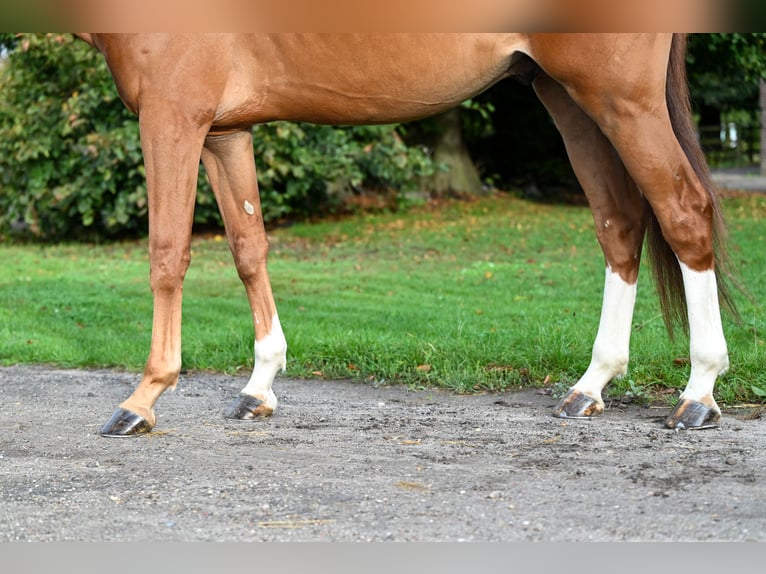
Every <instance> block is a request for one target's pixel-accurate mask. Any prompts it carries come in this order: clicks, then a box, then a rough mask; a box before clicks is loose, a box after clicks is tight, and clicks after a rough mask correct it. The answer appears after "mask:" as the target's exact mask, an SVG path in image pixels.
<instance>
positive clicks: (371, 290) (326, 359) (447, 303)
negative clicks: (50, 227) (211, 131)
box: [0, 195, 766, 404]
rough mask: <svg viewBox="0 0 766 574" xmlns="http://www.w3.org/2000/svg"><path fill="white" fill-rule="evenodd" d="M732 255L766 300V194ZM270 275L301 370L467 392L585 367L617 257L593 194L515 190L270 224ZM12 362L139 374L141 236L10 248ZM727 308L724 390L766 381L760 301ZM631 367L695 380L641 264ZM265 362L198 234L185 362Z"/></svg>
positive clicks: (196, 365) (217, 250)
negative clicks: (736, 315)
mask: <svg viewBox="0 0 766 574" xmlns="http://www.w3.org/2000/svg"><path fill="white" fill-rule="evenodd" d="M725 208H726V211H727V214H728V216H729V219H730V227H731V235H732V237H731V243H732V251H733V257H734V260H735V263H736V265H737V267H738V269H739V270H740V271H741V274H742V278H743V281H744V283H745V284H746V285H747V287H748V289H749V290H750V292H751V294H752V295H753V297H754V298H755V300H756V301H762V300H764V295H766V285H764V281H763V275H762V270H763V269H765V268H766V250H764V248H763V247H764V238H765V237H766V225H765V220H766V197H764V196H759V195H748V196H743V197H739V198H733V199H728V200H726V202H725ZM270 235H271V238H272V252H271V258H270V265H269V269H270V274H271V279H272V284H273V288H274V293H275V297H276V299H277V306H278V308H279V314H280V319H281V322H282V325H283V327H284V330H285V333H286V336H287V340H288V346H289V350H288V375H291V376H301V377H350V378H353V379H356V380H360V381H368V382H371V383H375V384H380V383H393V382H400V383H404V384H408V385H413V386H430V385H438V386H443V387H447V388H450V389H453V390H455V391H458V392H474V391H482V390H501V389H507V388H512V387H518V386H530V385H541V384H543V382H544V381H547V382H548V383H549V384H551V385H554V386H555V387H556V388H562V387H565V386H568V385H570V384H572V383H573V382H575V381H576V380H577V378H578V376H579V375H580V374H581V373H582V372H583V370H584V369H585V368H586V367H587V364H588V362H589V359H590V348H591V344H592V341H593V337H594V335H595V330H596V327H597V325H598V319H599V313H600V305H601V295H602V287H603V279H604V268H603V258H602V256H601V252H600V249H599V248H598V245H597V243H596V240H595V236H594V233H593V224H592V220H591V216H590V211H589V210H588V209H587V208H582V207H573V206H562V205H555V206H550V205H542V204H537V203H532V202H528V201H523V200H520V199H515V198H513V197H509V196H503V197H494V198H490V199H486V200H481V201H475V202H448V203H445V204H443V205H442V206H440V207H439V208H438V209H434V208H416V209H412V210H409V211H407V212H402V213H394V214H378V215H362V216H356V217H352V218H347V219H342V220H338V221H326V222H321V223H314V224H300V225H294V226H292V227H290V228H285V229H279V230H276V231H274V232H273V233H271V234H270ZM0 261H2V268H1V269H0V301H2V304H1V305H0V362H1V363H3V364H14V363H45V364H53V365H59V366H65V367H118V368H126V369H131V370H140V369H141V368H142V366H143V362H144V360H145V358H146V354H147V352H148V346H149V340H150V328H151V296H150V292H149V286H148V260H147V257H146V248H145V242H143V241H139V242H126V243H118V244H110V245H106V246H94V245H86V246H83V245H59V246H30V245H1V246H0ZM739 301H740V304H741V311H742V314H743V318H744V324H742V325H737V324H734V323H733V322H732V321H731V320H729V319H728V318H725V322H724V328H725V331H726V334H727V338H728V341H729V351H730V356H731V362H732V369H731V370H730V372H729V373H728V374H727V375H725V376H724V377H723V378H722V380H721V383H719V387H718V389H717V396H718V398H719V401H720V402H722V403H728V404H731V403H735V402H743V401H748V402H749V401H755V400H763V397H759V396H758V393H759V392H764V394H766V392H765V391H766V372H765V369H764V350H765V349H766V347H764V339H765V338H766V336H765V333H766V319H765V318H764V311H763V309H762V308H760V307H758V306H756V305H754V304H752V303H750V302H748V301H747V300H746V299H745V298H743V297H739ZM634 325H635V327H634V333H633V338H632V345H631V350H632V355H631V367H630V370H629V374H628V376H627V377H626V378H625V379H624V380H623V381H621V382H618V383H616V384H615V385H613V386H612V388H613V389H614V392H615V393H618V394H625V393H630V394H633V395H637V396H642V395H650V394H653V393H654V391H658V390H661V389H666V388H682V387H683V385H684V384H685V381H686V377H687V376H688V370H689V366H688V362H687V361H685V360H684V359H685V357H687V356H688V350H687V341H686V340H685V338H684V337H678V340H676V341H675V342H671V341H669V340H668V337H667V335H666V333H665V329H664V326H663V323H662V319H661V318H660V312H659V307H658V303H657V299H656V296H655V295H654V292H653V288H652V287H651V284H650V281H649V279H648V276H647V274H646V273H644V272H643V271H642V277H641V279H640V285H639V298H638V303H637V307H636V313H635V318H634ZM251 362H252V325H251V322H250V315H249V312H248V307H247V301H246V298H245V294H244V289H243V288H242V286H241V284H240V283H239V279H238V278H237V274H236V272H235V270H234V267H233V264H232V262H231V256H230V254H229V251H228V247H227V245H226V242H225V241H224V240H222V239H221V238H220V237H213V236H206V237H197V238H195V241H194V244H193V260H192V266H191V268H190V270H189V273H188V275H187V280H186V283H185V291H184V328H183V364H184V368H186V369H193V370H215V371H227V372H236V371H239V370H242V369H249V368H250V366H251Z"/></svg>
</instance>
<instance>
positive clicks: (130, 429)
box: [101, 408, 152, 437]
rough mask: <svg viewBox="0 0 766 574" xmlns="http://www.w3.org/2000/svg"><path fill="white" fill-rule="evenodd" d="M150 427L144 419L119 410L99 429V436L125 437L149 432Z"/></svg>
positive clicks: (124, 410) (127, 411) (125, 410)
mask: <svg viewBox="0 0 766 574" xmlns="http://www.w3.org/2000/svg"><path fill="white" fill-rule="evenodd" d="M151 430H152V425H150V424H149V421H147V420H146V419H145V418H144V417H140V416H138V415H137V414H136V413H134V412H131V411H129V410H127V409H123V408H119V409H117V410H116V411H114V414H113V415H112V417H111V418H110V419H109V420H108V421H106V424H105V425H104V426H103V427H101V436H106V437H126V436H136V435H140V434H146V433H148V432H151Z"/></svg>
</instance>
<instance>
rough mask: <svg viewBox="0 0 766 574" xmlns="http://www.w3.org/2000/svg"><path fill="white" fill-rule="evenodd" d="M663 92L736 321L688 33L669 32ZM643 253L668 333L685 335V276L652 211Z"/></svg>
mask: <svg viewBox="0 0 766 574" xmlns="http://www.w3.org/2000/svg"><path fill="white" fill-rule="evenodd" d="M665 96H666V100H667V105H668V111H669V112H670V122H671V124H672V126H673V132H674V133H675V136H676V138H677V139H678V142H679V143H680V144H681V148H682V149H683V150H684V153H685V154H686V157H687V158H688V160H689V163H690V164H691V166H692V168H693V169H694V172H695V173H696V175H697V178H698V179H699V181H700V183H701V184H702V186H703V187H704V188H705V190H706V191H707V193H708V196H709V197H710V203H711V206H712V212H713V248H714V250H715V273H716V279H717V283H718V296H719V299H720V303H721V306H722V307H723V308H725V309H727V310H728V311H729V312H731V313H732V315H733V316H734V317H735V318H736V319H739V314H738V312H737V308H736V304H735V302H734V299H733V297H732V293H731V288H730V286H729V285H730V284H736V285H737V286H739V285H738V284H737V282H736V279H734V276H733V273H732V271H731V262H730V260H729V257H728V254H727V251H726V237H727V233H726V225H725V223H724V219H723V212H722V209H721V203H720V199H719V194H718V190H717V188H716V186H715V184H714V183H713V178H712V176H711V174H710V169H709V167H708V165H707V161H706V160H705V156H704V154H703V152H702V147H701V146H700V143H699V139H698V136H697V130H696V128H695V126H694V122H693V119H692V112H691V100H690V96H689V86H688V82H687V77H686V35H685V34H673V40H672V45H671V49H670V59H669V63H668V72H667V82H666V87H665ZM646 246H647V252H648V255H649V258H650V260H651V264H652V275H653V277H654V282H655V285H656V288H657V294H658V297H659V300H660V306H661V308H662V315H663V319H664V320H665V326H666V328H667V330H668V333H669V334H670V336H671V337H672V336H673V334H674V327H675V325H677V324H680V325H681V327H682V328H683V330H684V332H685V333H687V334H688V330H689V321H688V315H687V309H686V297H685V292H684V285H683V278H682V276H681V268H680V266H679V263H678V259H677V257H676V255H675V253H674V252H673V250H672V249H671V248H670V245H669V244H668V242H667V241H666V240H665V237H664V236H663V234H662V230H661V229H660V225H659V222H658V221H657V218H656V217H655V216H654V214H652V215H651V217H650V222H649V226H648V229H647V240H646Z"/></svg>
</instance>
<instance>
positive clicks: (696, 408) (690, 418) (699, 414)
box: [665, 399, 721, 430]
mask: <svg viewBox="0 0 766 574" xmlns="http://www.w3.org/2000/svg"><path fill="white" fill-rule="evenodd" d="M720 419H721V413H720V412H718V410H717V409H715V408H714V407H711V406H710V405H706V404H705V403H701V402H699V401H692V400H689V399H681V400H680V401H678V404H676V407H675V408H674V409H673V412H671V413H670V415H669V416H668V418H667V419H665V426H666V427H668V428H669V429H678V430H682V429H710V428H719V427H720V426H721V425H720V424H718V421H719V420H720Z"/></svg>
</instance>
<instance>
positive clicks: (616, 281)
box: [574, 266, 636, 401]
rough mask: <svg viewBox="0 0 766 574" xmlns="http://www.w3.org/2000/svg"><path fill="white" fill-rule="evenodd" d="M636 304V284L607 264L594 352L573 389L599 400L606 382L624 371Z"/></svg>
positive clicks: (626, 364) (628, 353) (625, 370)
mask: <svg viewBox="0 0 766 574" xmlns="http://www.w3.org/2000/svg"><path fill="white" fill-rule="evenodd" d="M635 304H636V284H635V283H634V284H632V285H631V284H630V283H627V282H626V281H624V280H623V279H622V277H620V275H619V274H617V273H615V272H614V271H612V269H611V267H608V266H607V268H606V279H605V281H604V300H603V304H602V306H601V320H600V322H599V326H598V334H597V335H596V340H595V341H594V343H593V355H592V358H591V362H590V365H589V366H588V370H587V371H585V374H584V375H583V376H582V377H581V378H580V380H579V381H578V382H577V384H576V385H575V386H574V388H575V389H577V390H578V391H580V392H582V393H585V394H586V395H588V396H590V397H592V398H594V399H596V400H598V401H600V400H601V391H602V389H603V388H604V387H605V386H606V384H607V383H608V382H609V381H611V380H612V379H613V378H614V377H617V376H622V375H624V374H625V373H626V372H627V368H628V358H629V356H630V331H631V325H632V321H633V308H634V307H635Z"/></svg>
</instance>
